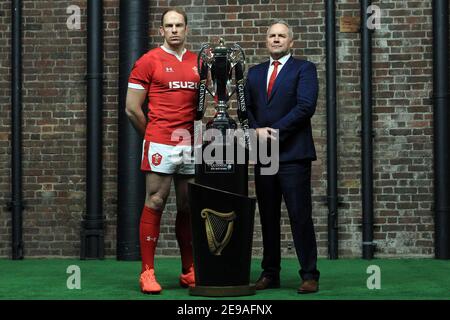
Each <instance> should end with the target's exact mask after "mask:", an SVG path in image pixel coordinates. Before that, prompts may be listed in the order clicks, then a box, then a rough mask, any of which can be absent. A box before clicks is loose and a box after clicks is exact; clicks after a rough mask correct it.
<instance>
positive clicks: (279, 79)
mask: <svg viewBox="0 0 450 320" xmlns="http://www.w3.org/2000/svg"><path fill="white" fill-rule="evenodd" d="M292 61H293V58H292V56H291V57H290V58H289V59H288V61H286V64H285V65H284V66H283V68H282V69H281V71H280V73H278V75H277V77H276V79H275V83H274V84H273V88H272V92H271V93H270V97H269V98H268V102H269V101H270V100H271V99H272V97H273V95H274V94H275V92H276V91H277V89H278V87H279V86H280V83H283V79H284V78H285V77H286V74H287V73H288V72H289V65H290V64H291V63H292ZM267 69H269V68H267ZM266 73H267V72H266ZM266 79H267V78H266ZM266 92H267V90H266ZM266 96H267V94H266Z"/></svg>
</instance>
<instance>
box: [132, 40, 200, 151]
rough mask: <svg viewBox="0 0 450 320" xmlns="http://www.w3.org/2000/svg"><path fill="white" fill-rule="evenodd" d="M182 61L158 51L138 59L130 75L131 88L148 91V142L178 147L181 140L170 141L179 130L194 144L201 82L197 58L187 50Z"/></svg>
mask: <svg viewBox="0 0 450 320" xmlns="http://www.w3.org/2000/svg"><path fill="white" fill-rule="evenodd" d="M180 58H181V61H180V60H179V57H177V55H176V54H175V52H173V51H171V50H168V49H166V48H164V49H163V48H162V47H160V48H155V49H152V50H150V51H149V52H147V53H146V54H144V55H143V56H142V57H141V58H139V59H138V60H137V61H136V63H135V64H134V67H133V69H132V71H131V74H130V77H129V79H128V87H129V88H134V89H145V90H147V96H148V108H149V111H148V119H149V121H148V123H147V128H146V130H145V140H147V141H151V142H156V143H163V144H169V145H178V144H179V143H180V141H181V140H182V138H180V139H179V140H178V141H172V140H171V137H172V133H173V132H174V131H175V130H176V129H186V130H187V131H188V132H189V133H190V135H191V139H190V140H189V143H192V141H193V134H194V119H195V111H196V107H197V99H198V98H197V88H198V85H199V82H200V76H199V74H198V70H197V55H196V54H195V53H193V52H191V51H187V50H185V52H184V53H183V55H182V56H181V57H180ZM185 142H187V141H185Z"/></svg>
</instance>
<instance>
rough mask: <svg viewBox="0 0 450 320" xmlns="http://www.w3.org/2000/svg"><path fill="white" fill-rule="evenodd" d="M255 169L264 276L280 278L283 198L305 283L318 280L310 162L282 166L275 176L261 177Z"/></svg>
mask: <svg viewBox="0 0 450 320" xmlns="http://www.w3.org/2000/svg"><path fill="white" fill-rule="evenodd" d="M260 169H261V167H260V166H259V165H256V166H255V186H256V196H257V199H258V207H259V214H260V218H261V228H262V236H263V248H264V249H263V252H264V253H263V260H262V264H261V267H262V268H263V275H264V276H266V277H270V278H273V279H279V274H280V270H281V250H280V217H281V198H282V197H283V198H284V201H285V203H286V208H287V211H288V215H289V220H290V224H291V231H292V237H293V240H294V245H295V251H296V253H297V258H298V260H299V263H300V266H301V269H300V271H299V273H300V276H301V278H302V279H303V280H308V279H315V280H318V279H319V276H320V272H319V271H318V270H317V244H316V237H315V233H314V225H313V221H312V200H311V161H310V160H299V161H294V162H288V163H282V162H280V167H279V170H278V172H277V173H276V174H275V175H261V173H260V172H261V171H260Z"/></svg>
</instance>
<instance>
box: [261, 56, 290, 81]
mask: <svg viewBox="0 0 450 320" xmlns="http://www.w3.org/2000/svg"><path fill="white" fill-rule="evenodd" d="M291 55H292V54H290V53H289V54H287V55H285V56H283V57H281V58H280V59H278V60H277V61H278V62H280V65H278V70H277V76H278V74H280V71H281V68H283V66H284V65H285V64H286V62H287V61H288V60H289V58H290V57H291ZM274 61H275V60H274V59H272V57H270V62H269V63H270V64H269V72H267V83H266V90H267V89H268V88H269V81H270V76H271V75H272V71H273V68H274V67H275V66H274V65H273V64H272V62H274Z"/></svg>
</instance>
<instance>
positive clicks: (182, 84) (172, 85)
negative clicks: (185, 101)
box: [169, 81, 198, 89]
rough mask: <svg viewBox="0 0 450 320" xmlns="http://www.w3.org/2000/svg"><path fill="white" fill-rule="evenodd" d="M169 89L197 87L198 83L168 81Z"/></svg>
mask: <svg viewBox="0 0 450 320" xmlns="http://www.w3.org/2000/svg"><path fill="white" fill-rule="evenodd" d="M169 88H170V89H198V83H197V82H192V81H170V82H169Z"/></svg>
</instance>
